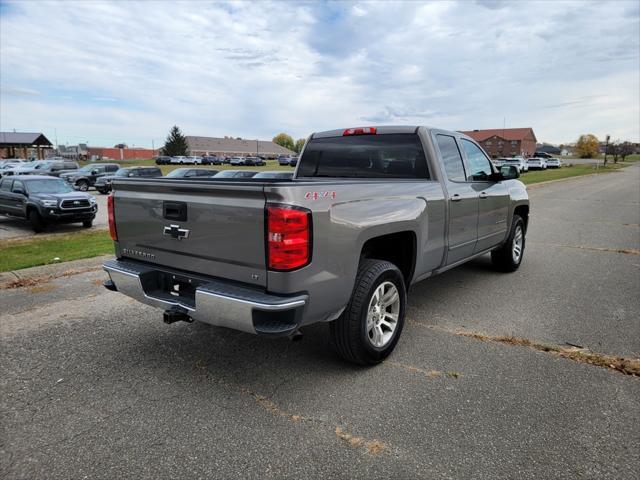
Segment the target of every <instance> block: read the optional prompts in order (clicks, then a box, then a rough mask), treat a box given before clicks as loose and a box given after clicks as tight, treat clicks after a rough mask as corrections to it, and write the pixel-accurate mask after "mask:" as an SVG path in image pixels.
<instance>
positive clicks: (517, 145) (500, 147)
mask: <svg viewBox="0 0 640 480" xmlns="http://www.w3.org/2000/svg"><path fill="white" fill-rule="evenodd" d="M461 133H464V134H465V135H468V136H470V137H471V138H473V139H474V140H475V141H476V142H478V143H479V144H480V145H481V146H482V148H484V151H485V152H487V153H488V154H489V155H490V156H491V157H492V158H497V157H515V156H518V155H522V156H524V157H530V156H532V155H533V154H534V153H535V152H536V142H537V139H536V135H535V133H533V129H532V128H530V127H527V128H493V129H490V130H471V131H466V132H461Z"/></svg>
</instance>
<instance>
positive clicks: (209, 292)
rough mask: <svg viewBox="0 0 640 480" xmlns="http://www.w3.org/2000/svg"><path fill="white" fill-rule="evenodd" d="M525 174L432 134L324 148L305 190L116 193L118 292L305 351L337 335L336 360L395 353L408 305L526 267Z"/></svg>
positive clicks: (307, 155)
mask: <svg viewBox="0 0 640 480" xmlns="http://www.w3.org/2000/svg"><path fill="white" fill-rule="evenodd" d="M517 178H518V172H517V169H516V168H515V167H513V166H505V167H503V168H502V169H501V170H500V171H498V170H496V168H495V167H494V166H493V164H492V163H491V161H490V160H489V158H488V157H487V155H486V154H485V153H484V152H483V150H482V149H481V148H480V147H479V146H478V144H477V143H475V142H474V141H473V140H472V139H471V138H469V137H467V136H465V135H463V134H460V133H457V132H450V131H445V130H439V129H435V128H428V127H404V126H403V127H398V126H394V127H366V128H351V129H346V130H332V131H326V132H321V133H314V134H313V135H311V136H310V137H309V139H308V140H307V143H306V145H305V147H304V150H303V152H302V154H301V156H300V161H299V163H298V165H297V167H296V171H295V174H294V177H293V178H292V179H291V180H288V181H283V180H278V179H276V180H264V179H259V180H252V179H239V180H235V179H227V180H219V179H216V178H215V177H214V178H212V179H202V180H201V179H194V180H191V181H185V180H171V179H169V178H157V179H156V178H149V179H137V178H116V179H114V183H113V185H114V192H113V194H112V195H111V196H110V197H109V199H108V210H109V215H108V216H109V228H110V232H111V236H112V238H113V239H114V241H115V249H116V257H117V258H116V259H115V260H112V261H108V262H106V263H105V264H104V269H105V270H106V271H107V272H108V274H109V277H110V279H109V280H107V281H106V282H105V286H106V287H107V288H108V289H110V290H114V291H119V292H121V293H123V294H125V295H128V296H130V297H132V298H134V299H136V300H139V301H140V302H143V303H146V304H149V305H153V306H156V307H159V308H161V309H163V310H164V311H165V312H164V320H165V322H167V323H172V322H174V321H178V320H185V321H193V320H198V321H201V322H205V323H209V324H212V325H218V326H224V327H228V328H233V329H237V330H242V331H244V332H250V333H254V334H261V335H267V336H274V335H290V336H297V335H298V334H299V331H298V330H299V328H300V327H303V326H305V325H309V324H312V323H316V322H328V323H329V325H330V331H331V335H332V337H333V341H334V344H335V347H336V350H337V352H338V353H339V354H340V355H341V356H342V357H343V358H345V359H347V360H349V361H352V362H355V363H358V364H363V365H367V364H369V365H370V364H375V363H378V362H380V361H382V360H383V359H384V358H385V357H386V356H388V355H389V354H390V353H391V351H392V350H393V348H394V347H395V345H396V343H397V342H398V339H399V337H400V334H401V332H402V327H403V324H404V316H405V308H406V302H407V289H408V287H409V286H410V285H411V284H413V283H416V282H419V281H421V280H424V279H426V278H428V277H432V276H434V275H436V274H438V273H442V272H444V271H446V270H448V269H450V268H453V267H455V266H457V265H460V264H461V263H464V262H466V261H468V260H470V259H472V258H474V257H477V256H479V255H483V254H485V253H491V258H492V260H493V264H494V265H495V267H496V268H498V269H499V270H501V271H505V272H513V271H515V270H516V269H517V268H518V267H519V266H520V263H521V262H522V256H523V253H524V247H525V234H526V231H527V224H528V219H529V200H528V196H527V191H526V188H525V186H524V185H523V184H522V183H521V182H520V181H518V180H517Z"/></svg>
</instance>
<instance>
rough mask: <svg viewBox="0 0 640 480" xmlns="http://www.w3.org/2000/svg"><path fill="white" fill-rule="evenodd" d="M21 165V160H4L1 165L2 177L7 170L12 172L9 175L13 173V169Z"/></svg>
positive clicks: (0, 173) (0, 175)
mask: <svg viewBox="0 0 640 480" xmlns="http://www.w3.org/2000/svg"><path fill="white" fill-rule="evenodd" d="M20 165H22V163H20V162H12V161H7V162H4V163H3V164H2V165H0V178H2V176H3V174H4V172H5V171H6V172H11V173H9V175H11V174H12V173H13V169H14V168H18V167H19V166H20Z"/></svg>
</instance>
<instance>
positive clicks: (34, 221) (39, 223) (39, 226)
mask: <svg viewBox="0 0 640 480" xmlns="http://www.w3.org/2000/svg"><path fill="white" fill-rule="evenodd" d="M29 222H30V223H31V228H32V229H33V231H34V232H36V233H40V232H42V231H43V230H44V220H42V217H41V216H40V214H39V213H38V212H37V211H36V210H31V211H30V212H29Z"/></svg>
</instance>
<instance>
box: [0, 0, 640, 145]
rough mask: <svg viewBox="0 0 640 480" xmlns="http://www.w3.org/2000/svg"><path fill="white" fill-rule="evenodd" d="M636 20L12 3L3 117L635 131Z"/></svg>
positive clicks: (72, 138) (60, 121) (201, 127)
mask: <svg viewBox="0 0 640 480" xmlns="http://www.w3.org/2000/svg"><path fill="white" fill-rule="evenodd" d="M531 19H533V20H531ZM603 19H606V22H603ZM639 20H640V14H639V9H638V6H637V3H635V2H624V1H622V2H606V4H600V3H595V2H585V3H576V2H572V3H565V2H517V3H513V2H478V3H471V2H463V3H457V4H456V3H452V2H431V3H414V2H410V3H398V2H390V3H383V2H371V3H363V4H347V3H328V4H321V5H315V4H296V3H267V2H254V3H237V2H233V3H230V4H217V3H214V4H208V3H203V2H192V3H189V2H181V3H172V2H159V3H152V2H143V3H130V2H127V3H125V2H114V3H107V2H60V3H49V2H21V3H9V4H3V7H2V9H1V10H0V27H1V28H0V94H1V98H0V100H1V103H0V128H1V129H5V130H6V129H13V128H16V129H18V130H25V131H33V130H42V131H44V132H45V133H47V134H49V135H51V136H53V131H54V129H57V132H58V137H59V139H60V140H61V141H67V142H70V143H74V142H77V141H86V140H89V141H90V143H94V144H99V143H104V144H108V143H115V142H120V141H125V142H127V143H136V144H150V143H151V139H155V142H156V144H158V143H159V142H161V141H162V139H163V138H164V136H165V135H166V132H167V131H168V129H169V127H170V126H171V125H173V124H174V123H176V124H178V125H180V126H181V127H182V128H183V130H184V131H185V132H186V133H188V134H195V135H234V136H243V137H246V138H255V137H262V138H268V137H271V136H273V135H274V134H275V133H278V132H279V131H287V132H290V133H292V134H293V135H294V136H296V137H302V136H306V135H307V134H308V133H310V132H311V131H314V130H322V129H328V128H338V127H345V126H354V125H359V124H363V123H367V122H374V121H375V122H380V123H417V124H425V123H426V124H430V125H437V126H441V127H444V128H451V129H471V128H490V127H495V126H502V121H503V118H505V117H506V119H507V125H508V126H532V127H533V128H534V130H535V131H536V133H537V136H538V138H539V139H541V140H546V141H552V142H566V141H571V140H574V139H575V138H577V136H578V135H579V134H581V133H585V132H592V133H595V134H596V135H598V136H604V135H605V134H606V133H610V134H611V135H612V137H614V138H630V139H634V140H636V141H637V140H638V136H639V134H640V124H639V122H640V119H639V117H640V112H639V108H640V107H639V105H640V98H639V91H640V71H639V69H640V65H639V53H638V52H639V48H640V46H639V45H638V38H639V37H640V32H639V31H638V29H639V23H640V22H639Z"/></svg>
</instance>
